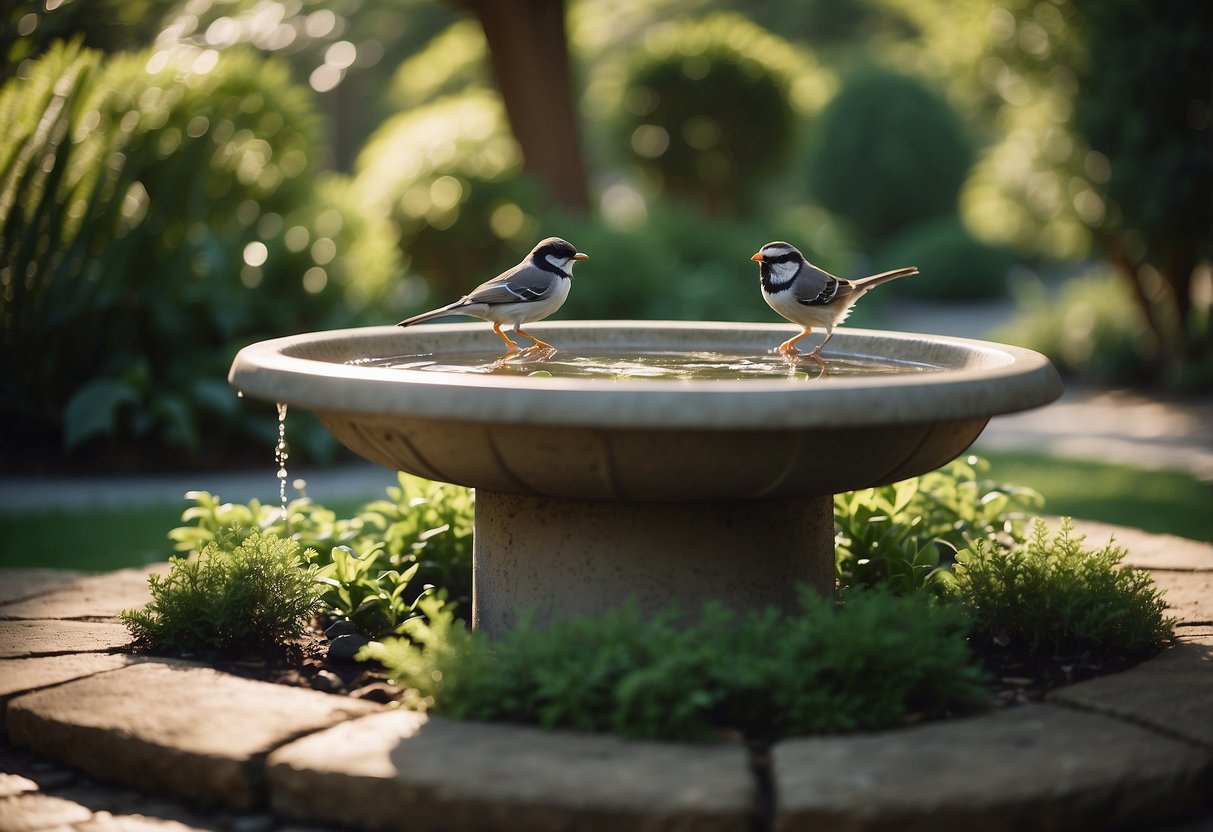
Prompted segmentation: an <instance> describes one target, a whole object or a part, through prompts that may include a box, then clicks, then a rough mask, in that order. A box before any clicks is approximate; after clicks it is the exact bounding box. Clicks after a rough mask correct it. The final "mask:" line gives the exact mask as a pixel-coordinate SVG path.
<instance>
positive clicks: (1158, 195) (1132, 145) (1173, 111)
mask: <svg viewBox="0 0 1213 832" xmlns="http://www.w3.org/2000/svg"><path fill="white" fill-rule="evenodd" d="M1073 5H1074V8H1075V9H1076V10H1077V11H1078V20H1079V26H1080V28H1081V29H1082V31H1083V35H1084V38H1085V40H1086V43H1087V46H1088V49H1089V60H1088V61H1087V62H1086V65H1085V66H1084V67H1082V71H1081V72H1080V73H1079V90H1078V96H1077V98H1076V101H1075V112H1074V123H1075V126H1076V127H1077V129H1078V131H1079V132H1080V133H1081V134H1082V135H1083V136H1084V137H1085V138H1086V139H1087V141H1088V142H1089V144H1090V146H1091V147H1092V149H1094V150H1095V151H1097V152H1098V153H1101V154H1102V155H1103V157H1104V159H1105V164H1106V167H1107V176H1106V181H1105V182H1103V183H1101V184H1100V185H1098V186H1097V189H1098V191H1099V193H1100V194H1102V196H1103V198H1104V199H1105V200H1106V201H1107V203H1108V210H1107V212H1106V221H1105V223H1104V230H1105V232H1106V234H1107V238H1108V239H1109V240H1115V244H1114V248H1115V249H1117V250H1119V252H1120V254H1121V255H1122V257H1121V258H1118V259H1122V260H1123V259H1127V260H1128V265H1129V266H1130V270H1131V272H1132V275H1133V276H1135V277H1136V279H1137V280H1138V281H1139V282H1142V286H1143V289H1146V290H1147V292H1148V288H1149V283H1148V281H1149V278H1148V277H1147V276H1146V275H1142V274H1138V270H1139V269H1140V268H1141V267H1142V266H1144V265H1146V264H1150V265H1151V266H1152V267H1153V270H1154V271H1155V272H1156V274H1157V275H1161V276H1162V278H1163V279H1164V280H1165V281H1166V282H1167V283H1168V284H1169V285H1170V286H1171V288H1172V293H1171V294H1169V295H1167V296H1166V299H1165V302H1166V303H1169V304H1170V305H1171V306H1172V312H1173V313H1177V318H1178V321H1177V322H1176V323H1177V324H1178V327H1179V332H1178V333H1177V334H1178V335H1180V336H1183V335H1185V334H1186V335H1188V336H1190V337H1192V336H1194V338H1193V342H1192V343H1193V345H1195V344H1198V343H1199V344H1201V345H1202V346H1203V347H1204V348H1205V349H1206V350H1209V351H1213V325H1211V324H1210V323H1209V322H1208V321H1207V320H1206V321H1204V322H1203V325H1202V326H1201V327H1200V330H1199V331H1190V332H1185V331H1184V328H1186V327H1189V326H1191V327H1195V326H1196V325H1197V323H1198V322H1197V321H1195V320H1193V319H1192V318H1191V317H1190V314H1191V313H1192V312H1194V311H1195V310H1193V309H1192V308H1191V297H1190V291H1189V290H1190V286H1191V280H1192V270H1193V269H1194V268H1195V267H1196V266H1197V265H1198V264H1199V263H1200V262H1201V261H1202V260H1203V261H1204V262H1206V263H1207V262H1208V261H1209V258H1210V257H1213V242H1211V239H1210V235H1209V229H1210V228H1213V200H1210V199H1209V194H1210V193H1211V192H1213V153H1210V152H1209V147H1210V142H1211V141H1213V94H1211V93H1210V89H1209V83H1208V79H1209V77H1210V75H1211V74H1213V52H1211V51H1210V49H1209V36H1210V33H1213V9H1211V8H1210V7H1209V6H1207V5H1203V4H1202V5H1200V6H1196V7H1192V6H1189V5H1188V4H1186V3H1183V2H1180V0H1168V2H1159V3H1157V4H1151V5H1150V6H1149V7H1143V6H1141V5H1140V4H1137V3H1134V2H1132V0H1098V2H1092V0H1074V2H1073ZM1101 216H1105V215H1103V214H1101ZM1154 294H1155V295H1156V301H1159V300H1163V297H1162V296H1161V293H1154Z"/></svg>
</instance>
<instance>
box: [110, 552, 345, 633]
mask: <svg viewBox="0 0 1213 832" xmlns="http://www.w3.org/2000/svg"><path fill="white" fill-rule="evenodd" d="M312 554H314V553H311V552H309V553H307V554H306V556H311V555H312ZM306 556H302V557H301V556H300V554H299V544H298V543H296V542H295V541H293V540H283V539H281V538H279V537H278V536H277V535H273V534H261V533H259V532H254V533H253V534H250V535H248V536H247V537H245V538H244V539H243V540H242V541H240V542H236V541H234V540H232V539H230V538H228V539H224V540H220V541H216V542H213V543H210V544H208V545H207V546H206V547H205V548H203V550H202V551H201V552H199V553H198V554H197V555H194V556H191V557H188V558H173V559H172V560H171V567H170V569H169V572H168V574H167V575H166V576H163V577H162V576H160V575H152V576H150V577H149V578H148V586H149V588H150V589H151V593H152V601H151V603H149V604H148V605H147V606H146V607H144V608H143V609H136V610H123V611H122V612H121V613H120V614H119V620H120V621H122V623H123V624H125V625H126V626H127V628H128V629H129V630H130V631H131V633H132V634H133V635H134V636H135V638H136V639H137V640H139V641H141V642H143V643H145V644H146V645H147V646H148V647H150V648H151V649H153V650H156V651H163V652H198V651H210V650H233V649H236V648H243V647H258V646H268V645H274V644H280V643H282V642H285V641H286V640H288V639H291V638H294V637H296V636H299V635H302V634H303V632H304V631H305V630H306V628H307V626H308V625H309V624H310V623H311V619H312V616H313V615H314V614H315V612H316V607H317V603H318V600H319V595H320V589H321V586H320V584H318V583H317V582H316V576H315V569H314V568H309V567H308V566H307V562H306V559H305V558H306Z"/></svg>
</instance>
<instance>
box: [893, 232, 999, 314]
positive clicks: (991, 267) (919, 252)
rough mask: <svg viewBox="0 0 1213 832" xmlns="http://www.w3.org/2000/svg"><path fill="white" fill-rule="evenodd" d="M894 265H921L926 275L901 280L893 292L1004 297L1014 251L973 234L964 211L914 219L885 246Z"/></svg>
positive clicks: (958, 297)
mask: <svg viewBox="0 0 1213 832" xmlns="http://www.w3.org/2000/svg"><path fill="white" fill-rule="evenodd" d="M881 253H882V258H881V259H882V262H883V263H884V264H887V265H888V266H889V267H890V268H892V267H894V266H898V265H903V264H904V265H913V266H918V268H919V269H920V270H921V272H922V275H921V276H920V277H918V278H915V279H914V280H899V281H897V282H896V283H894V284H893V286H892V287H891V288H892V289H893V290H894V291H895V292H898V293H901V294H904V295H910V296H913V297H919V298H931V299H934V300H942V301H964V300H989V299H991V298H1001V297H1005V296H1006V294H1007V277H1008V272H1010V271H1011V269H1012V267H1013V266H1014V265H1015V255H1014V254H1012V253H1011V252H1010V250H1008V249H1006V248H1003V247H1001V246H995V245H990V244H988V243H984V242H982V241H981V240H978V239H977V238H975V237H974V236H973V235H972V234H971V233H969V230H968V229H967V228H966V227H965V225H964V223H963V222H962V221H961V219H960V217H958V216H955V215H948V216H942V217H938V218H936V219H933V220H927V221H925V222H921V223H916V224H914V225H912V226H910V227H909V228H907V229H906V230H905V231H903V232H902V233H901V234H899V235H898V236H896V237H894V238H893V239H892V240H890V241H889V243H888V245H886V246H884V247H883V248H882V249H881Z"/></svg>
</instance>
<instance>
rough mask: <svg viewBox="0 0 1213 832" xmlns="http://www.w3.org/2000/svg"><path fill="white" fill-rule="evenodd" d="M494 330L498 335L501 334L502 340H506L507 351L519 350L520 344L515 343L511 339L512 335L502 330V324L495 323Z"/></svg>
mask: <svg viewBox="0 0 1213 832" xmlns="http://www.w3.org/2000/svg"><path fill="white" fill-rule="evenodd" d="M493 332H496V333H497V335H498V336H500V338H501V340H502V341H505V344H506V350H505V351H506V352H517V351H518V345H517V344H515V343H514V342H513V341H511V340H510V337H509V336H508V335H506V334H505V333H504V332H502V331H501V324H493Z"/></svg>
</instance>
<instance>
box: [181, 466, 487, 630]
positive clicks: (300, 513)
mask: <svg viewBox="0 0 1213 832" xmlns="http://www.w3.org/2000/svg"><path fill="white" fill-rule="evenodd" d="M398 481H399V485H398V486H394V487H390V488H388V489H387V495H386V499H380V500H374V501H372V502H370V503H367V504H366V505H365V506H363V507H362V508H360V509H359V510H358V511H357V512H356V513H355V514H354V515H353V516H352V517H348V518H339V517H337V514H336V513H335V512H334V511H332V510H331V509H328V508H325V507H324V506H322V505H317V504H316V503H314V502H312V501H311V500H310V499H308V498H307V497H306V496H304V497H299V498H297V499H295V500H292V501H291V502H290V503H289V504H288V506H287V515H288V517H289V524H288V522H287V520H286V519H285V518H283V516H282V509H281V508H280V507H279V506H277V505H271V504H263V503H261V502H260V501H259V500H252V501H250V502H248V503H234V504H233V503H224V502H223V501H222V500H221V499H220V498H219V497H217V496H215V495H213V494H210V493H208V492H206V491H191V492H190V493H189V494H187V495H186V497H187V498H188V499H190V500H192V501H193V505H191V506H189V507H187V508H186V509H185V511H184V512H183V513H182V515H181V520H182V522H183V523H184V524H185V525H182V526H179V527H177V528H175V529H172V530H170V531H169V533H168V536H169V539H170V540H172V541H173V543H174V544H175V546H176V549H177V551H179V552H198V551H201V550H203V549H205V548H206V547H207V546H210V545H213V544H214V542H215V541H217V540H225V539H227V540H232V541H234V542H235V543H237V544H239V543H242V542H243V541H244V540H245V539H246V538H248V537H250V536H252V535H255V534H258V533H263V534H275V535H278V536H280V537H288V536H289V537H290V538H291V539H292V540H294V541H296V542H297V543H298V544H299V545H300V546H301V547H303V548H306V549H309V550H311V551H312V553H313V554H312V559H313V561H314V562H315V564H316V566H317V567H318V568H319V569H320V572H319V573H318V576H319V577H321V578H324V579H325V580H324V583H325V585H326V586H327V589H326V590H325V598H324V602H325V603H324V608H325V611H326V612H327V613H329V614H330V615H333V616H334V617H338V618H349V619H350V620H353V621H354V622H355V623H357V624H358V625H359V627H360V628H362V629H363V630H364V631H365V632H366V633H367V634H368V635H372V636H380V635H386V634H387V633H390V632H392V631H393V630H394V629H395V628H396V627H397V626H398V625H399V624H400V622H401V621H403V620H404V619H405V618H407V617H408V616H409V615H412V614H413V611H414V605H415V603H416V601H417V599H418V598H419V597H420V596H421V595H422V594H423V593H424V588H425V587H426V586H429V585H432V586H437V587H440V588H442V590H443V591H444V592H445V593H446V594H447V596H448V597H450V598H451V599H452V601H454V602H457V603H459V604H460V605H461V606H462V608H463V609H470V608H471V597H472V519H473V505H474V504H473V498H472V492H471V491H469V490H468V489H466V488H463V487H461V486H457V485H447V484H444V483H436V482H431V481H429V480H423V479H421V478H420V477H414V476H411V475H409V474H404V473H401V474H399V476H398ZM316 553H326V554H316ZM364 603H365V604H366V606H365V607H364V606H363V604H364Z"/></svg>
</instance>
